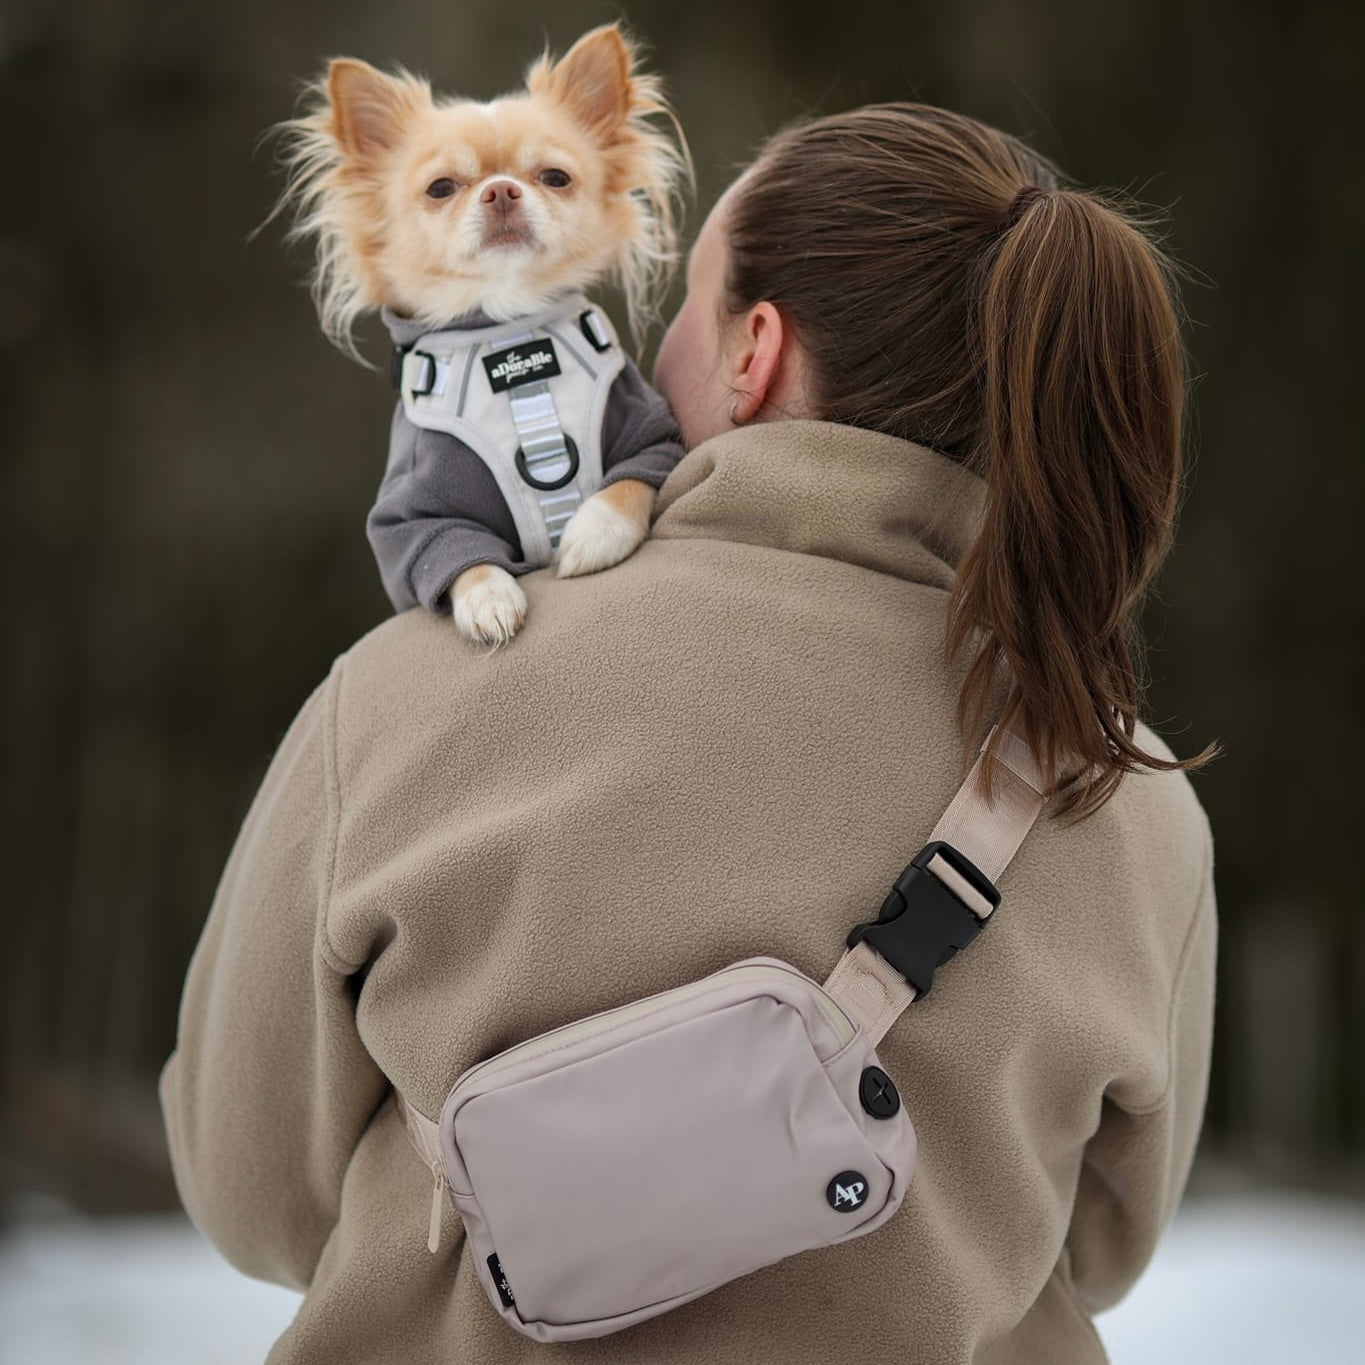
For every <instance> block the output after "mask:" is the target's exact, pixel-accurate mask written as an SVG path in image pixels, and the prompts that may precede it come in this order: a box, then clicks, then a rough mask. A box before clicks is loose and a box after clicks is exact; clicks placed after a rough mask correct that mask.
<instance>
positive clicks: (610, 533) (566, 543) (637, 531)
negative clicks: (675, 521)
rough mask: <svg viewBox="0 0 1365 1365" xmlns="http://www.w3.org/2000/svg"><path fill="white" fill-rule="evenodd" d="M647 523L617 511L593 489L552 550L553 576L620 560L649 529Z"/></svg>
mask: <svg viewBox="0 0 1365 1365" xmlns="http://www.w3.org/2000/svg"><path fill="white" fill-rule="evenodd" d="M648 530H649V523H648V520H647V519H646V520H645V522H644V524H643V525H641V522H640V520H639V519H638V518H635V517H629V516H626V515H625V514H624V513H622V512H618V511H617V510H616V508H615V507H613V506H612V505H611V503H610V502H609V501H607V499H606V498H604V497H603V496H602V494H601V493H594V494H593V495H592V497H590V498H588V499H587V501H586V502H584V504H583V506H582V507H580V508H579V509H578V511H577V512H575V513H574V514H573V516H572V517H571V518H570V520H569V524H568V525H567V526H565V528H564V534H563V535H562V536H561V537H560V539H559V548H558V550H556V551H555V557H554V563H555V577H556V578H573V577H575V576H576V575H578V574H585V573H596V572H597V571H598V570H599V569H609V568H610V567H611V566H612V565H613V564H619V563H620V562H621V561H622V560H623V559H625V558H626V556H627V555H629V554H630V553H631V552H632V551H633V550H634V549H635V547H636V546H637V545H639V543H640V542H641V541H642V540H643V539H644V538H645V535H646V534H647V533H648Z"/></svg>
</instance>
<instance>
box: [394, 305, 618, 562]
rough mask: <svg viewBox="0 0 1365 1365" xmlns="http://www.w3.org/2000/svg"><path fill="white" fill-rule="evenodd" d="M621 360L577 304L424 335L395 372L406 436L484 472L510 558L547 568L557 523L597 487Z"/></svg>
mask: <svg viewBox="0 0 1365 1365" xmlns="http://www.w3.org/2000/svg"><path fill="white" fill-rule="evenodd" d="M625 363H626V357H625V353H624V352H623V351H622V349H621V346H620V343H619V342H618V340H617V337H616V331H615V329H614V328H613V327H612V325H611V320H610V319H609V318H608V317H607V315H606V314H605V313H604V312H603V311H602V310H601V309H600V308H597V307H596V306H594V305H593V304H592V303H590V302H589V301H588V299H587V297H586V296H585V295H583V294H569V295H567V296H566V297H564V298H562V299H560V300H558V301H557V302H556V303H555V304H554V305H553V306H552V307H550V308H548V309H546V310H545V311H544V312H541V313H533V314H531V315H530V316H528V317H524V318H515V319H513V321H511V322H502V323H497V324H495V325H493V326H491V327H477V328H467V329H456V330H452V331H445V332H428V333H426V334H425V335H423V336H420V337H418V339H417V340H416V341H415V342H413V344H412V345H411V347H409V348H408V350H407V352H406V353H405V354H404V355H403V356H402V360H401V366H400V367H399V369H398V370H397V372H396V376H395V377H396V378H397V380H398V388H399V392H400V394H401V395H402V401H403V411H404V413H405V414H406V416H407V419H408V421H410V422H412V423H413V424H414V425H415V426H419V427H426V428H427V429H429V430H432V431H444V432H448V433H449V434H450V435H452V436H456V437H458V438H459V439H460V440H461V441H463V442H464V443H465V444H466V445H467V446H469V448H470V449H471V450H473V451H474V453H475V454H476V455H478V456H479V458H480V459H481V460H482V461H483V462H484V463H485V464H486V465H487V466H488V468H489V469H490V470H491V471H492V473H493V477H494V478H495V479H497V481H498V488H499V489H500V491H501V492H502V495H503V497H504V499H505V500H506V502H507V506H508V508H509V509H510V510H511V513H512V517H513V519H514V520H515V522H516V526H517V534H518V536H519V537H520V538H521V549H522V556H523V558H524V559H526V561H527V562H528V563H534V564H537V565H546V564H549V563H550V560H551V558H552V556H553V553H554V551H555V549H556V548H557V547H558V545H559V538H560V536H561V534H562V533H563V530H564V527H565V525H566V524H567V523H568V521H569V518H570V517H572V516H573V514H574V513H575V512H576V511H577V510H578V507H579V505H580V504H581V503H582V501H583V499H584V498H586V497H588V496H589V495H590V494H592V493H594V492H595V491H596V490H597V489H598V488H599V487H600V486H601V483H602V421H603V417H604V415H605V413H606V408H607V398H608V396H609V394H610V393H611V386H612V384H613V382H614V381H615V379H616V376H617V375H618V374H620V373H621V370H622V368H623V367H624V366H625Z"/></svg>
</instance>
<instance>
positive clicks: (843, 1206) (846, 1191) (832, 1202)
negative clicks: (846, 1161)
mask: <svg viewBox="0 0 1365 1365" xmlns="http://www.w3.org/2000/svg"><path fill="white" fill-rule="evenodd" d="M825 1198H826V1199H827V1200H828V1201H829V1206H830V1208H832V1209H835V1210H837V1211H838V1212H839V1213H851V1212H852V1211H853V1210H854V1209H860V1208H862V1206H863V1205H864V1204H865V1203H867V1179H866V1177H865V1176H864V1175H863V1173H862V1172H861V1171H840V1172H839V1174H838V1175H836V1176H835V1177H834V1179H833V1180H831V1181H830V1182H829V1184H828V1185H827V1186H826V1187H825Z"/></svg>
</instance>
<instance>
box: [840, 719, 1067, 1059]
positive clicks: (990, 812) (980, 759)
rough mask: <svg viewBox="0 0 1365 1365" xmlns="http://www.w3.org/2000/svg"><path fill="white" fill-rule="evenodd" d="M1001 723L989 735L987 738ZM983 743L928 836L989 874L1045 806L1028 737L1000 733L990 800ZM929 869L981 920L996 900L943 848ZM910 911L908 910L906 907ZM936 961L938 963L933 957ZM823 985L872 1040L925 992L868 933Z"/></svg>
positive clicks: (998, 869)
mask: <svg viewBox="0 0 1365 1365" xmlns="http://www.w3.org/2000/svg"><path fill="white" fill-rule="evenodd" d="M998 729H999V727H998V726H993V727H992V728H991V731H990V733H989V734H988V735H987V736H986V740H987V742H989V740H990V738H991V735H994V734H995V733H996V730H998ZM985 748H986V746H985V744H983V745H982V749H981V752H980V753H979V754H978V755H977V757H976V762H975V763H974V764H973V765H972V770H971V772H969V773H968V774H967V780H966V781H965V782H964V783H963V784H962V786H961V787H959V788H958V791H957V795H956V796H954V797H953V799H952V801H951V802H950V804H949V806H948V809H947V810H945V811H944V812H943V815H942V817H941V818H940V819H939V822H938V824H936V825H935V826H934V831H933V833H932V834H931V835H930V836H929V845H930V846H932V845H933V844H934V843H936V842H942V843H945V844H949V845H951V846H952V848H953V849H955V850H957V851H958V852H959V853H960V854H962V855H963V856H964V857H965V858H967V859H968V860H969V861H970V862H971V864H972V865H973V866H974V867H975V869H976V870H977V871H978V872H980V873H981V874H982V875H983V876H984V877H986V878H988V879H989V881H991V882H994V881H995V879H996V878H997V877H998V876H999V875H1000V874H1001V872H1003V871H1004V870H1005V867H1006V866H1007V864H1008V863H1009V861H1010V859H1011V858H1013V857H1014V855H1015V853H1016V851H1017V850H1018V848H1019V845H1020V844H1022V843H1023V842H1024V836H1025V835H1026V834H1027V833H1028V832H1029V830H1030V829H1031V828H1032V827H1033V822H1034V821H1035V820H1036V819H1037V818H1038V815H1039V812H1040V811H1041V810H1042V808H1043V800H1044V797H1043V785H1044V783H1043V777H1042V774H1041V773H1040V772H1039V769H1038V765H1037V763H1035V762H1034V758H1033V754H1032V752H1031V751H1030V750H1029V747H1028V744H1027V743H1026V742H1025V741H1024V739H1023V737H1022V736H1021V735H1019V734H1017V733H1016V732H1015V731H1013V730H1005V731H1003V732H1002V733H1001V735H1000V746H999V751H998V752H997V753H996V755H995V757H994V759H993V760H992V762H993V763H994V767H995V770H994V772H993V773H992V774H991V781H992V799H991V801H990V803H989V804H987V802H986V800H985V799H984V798H983V797H982V795H981V791H980V788H979V787H978V785H977V782H978V779H979V777H980V774H981V769H982V766H983V765H984V764H985V762H986V752H985ZM924 871H925V872H926V873H928V874H931V875H933V876H934V877H936V878H937V879H938V880H939V881H941V882H942V883H943V884H944V885H945V886H946V887H947V888H948V889H949V890H950V891H951V892H952V893H953V895H954V897H955V898H956V899H957V900H958V901H959V902H961V903H962V904H963V905H965V907H966V908H967V910H969V911H970V912H971V914H972V915H973V916H974V917H975V920H976V921H978V923H977V924H976V925H975V926H974V928H979V927H980V925H982V924H984V923H985V922H986V920H987V919H988V918H989V916H990V914H991V912H992V911H993V910H994V909H995V905H994V904H992V903H991V901H990V900H989V898H988V897H986V896H984V895H983V894H982V893H981V891H980V890H979V889H978V888H977V887H975V886H973V885H972V883H971V881H970V879H969V878H967V877H965V876H963V874H962V873H961V872H960V871H958V869H956V868H954V867H953V866H952V864H951V863H950V862H949V861H948V859H947V858H946V857H944V856H943V855H942V854H941V853H940V854H935V855H933V856H932V857H930V858H929V859H928V861H927V862H926V864H925V867H924ZM906 913H907V914H908V913H910V912H909V911H908V910H907V911H906ZM931 965H932V964H931ZM823 987H824V990H825V993H826V994H827V995H830V996H833V998H834V999H835V1000H837V1001H838V1002H839V1004H840V1005H841V1006H842V1007H843V1008H844V1010H845V1012H846V1013H847V1014H848V1015H849V1017H850V1018H851V1019H852V1020H853V1021H854V1022H855V1023H856V1024H857V1025H858V1026H859V1028H861V1029H862V1031H863V1033H864V1034H866V1036H867V1037H868V1039H869V1040H870V1041H871V1042H872V1044H873V1046H875V1045H876V1044H877V1043H879V1042H880V1041H881V1039H882V1038H883V1037H884V1036H885V1034H886V1031H887V1029H889V1028H890V1027H891V1025H892V1024H894V1023H895V1022H896V1020H897V1019H898V1018H899V1017H900V1015H901V1014H902V1013H903V1012H904V1011H905V1009H906V1008H907V1007H908V1006H909V1005H910V1003H911V1001H913V1000H914V999H915V997H916V996H917V995H919V994H920V992H919V991H918V990H916V988H915V987H914V986H913V985H912V984H911V983H910V982H909V981H907V980H906V978H905V976H904V974H903V973H901V972H899V971H897V970H896V968H895V967H893V966H892V965H891V963H889V962H888V961H887V960H886V958H884V957H883V956H882V955H881V954H880V953H879V952H877V951H876V949H874V948H873V946H872V945H871V943H869V942H868V941H867V939H866V938H863V939H862V940H861V941H859V942H858V943H857V944H855V946H854V947H852V948H850V949H849V950H848V952H846V953H845V954H844V955H843V957H842V958H840V959H839V962H838V964H837V965H836V966H835V968H834V970H833V971H832V972H831V973H830V974H829V977H828V978H827V979H826V980H825V981H824V983H823Z"/></svg>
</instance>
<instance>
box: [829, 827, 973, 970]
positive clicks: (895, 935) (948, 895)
mask: <svg viewBox="0 0 1365 1365" xmlns="http://www.w3.org/2000/svg"><path fill="white" fill-rule="evenodd" d="M935 855H938V856H941V857H942V858H943V860H944V862H946V863H947V864H948V865H949V866H950V867H951V868H952V869H953V871H955V872H958V873H960V874H961V875H962V877H963V878H964V879H965V880H966V881H968V882H969V883H970V884H971V885H972V886H973V887H974V888H975V889H976V890H977V891H979V892H980V893H981V894H982V896H984V897H985V898H986V900H988V901H989V902H990V904H991V909H992V910H994V909H995V907H996V906H998V905H999V904H1000V892H999V891H997V890H996V889H995V883H994V882H992V881H991V880H990V878H989V877H987V876H986V875H985V873H984V872H982V871H981V870H980V868H978V867H977V866H976V865H975V864H974V863H972V862H971V861H969V860H968V859H967V858H966V857H964V856H963V855H962V854H961V853H959V852H958V850H957V849H955V848H954V847H953V846H952V844H946V843H944V842H943V841H942V840H941V839H937V840H935V841H934V842H933V843H932V844H926V845H925V846H924V847H923V848H922V849H920V851H919V852H918V853H917V854H915V856H914V858H913V859H911V861H910V866H909V867H907V868H906V869H905V871H904V872H902V873H901V875H900V876H899V877H897V878H896V884H895V886H893V887H892V888H891V894H890V895H888V896H887V898H886V900H885V901H883V902H882V908H881V913H880V914H879V915H878V916H877V918H876V919H875V920H867V921H865V922H864V923H862V924H858V925H855V926H854V927H853V929H852V930H851V931H850V933H849V936H848V946H849V947H850V948H852V947H854V946H855V945H856V944H858V943H859V942H860V941H861V940H862V939H867V941H868V942H869V943H870V944H871V945H872V946H873V947H874V948H875V949H876V950H877V951H878V952H879V953H880V954H881V955H882V956H883V957H884V958H885V959H886V960H887V961H888V962H889V963H890V964H891V965H892V966H893V967H894V968H895V969H896V970H897V971H898V972H899V973H900V974H901V975H902V976H903V977H904V978H905V979H906V980H907V981H908V982H909V983H910V984H911V985H912V986H914V988H915V990H916V991H917V992H918V993H919V994H920V995H928V994H929V987H930V986H931V985H932V984H933V981H934V971H935V969H936V968H938V967H941V966H943V964H944V963H945V962H947V960H948V959H949V958H950V957H952V955H953V954H954V953H955V952H957V950H958V949H959V948H965V947H966V946H967V945H968V944H969V943H970V942H971V941H972V940H973V939H974V938H975V937H976V936H977V934H979V933H980V932H981V930H982V928H983V927H984V926H985V924H986V921H985V920H983V919H978V918H977V917H976V915H975V914H974V913H973V912H972V911H971V910H970V909H968V907H967V906H966V905H965V904H963V902H962V901H961V900H959V899H958V897H957V895H956V894H955V893H954V892H953V891H952V890H951V889H950V888H949V887H948V885H947V883H946V882H944V881H943V880H942V879H941V878H939V877H936V876H935V875H934V874H933V873H932V872H930V871H928V870H927V869H928V866H929V860H930V859H931V858H933V857H934V856H935Z"/></svg>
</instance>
